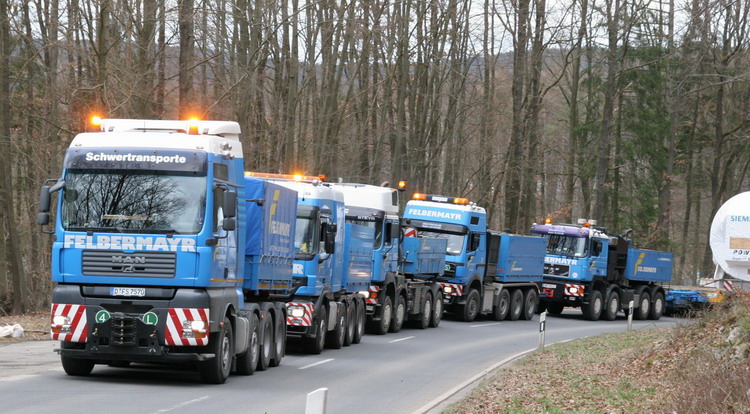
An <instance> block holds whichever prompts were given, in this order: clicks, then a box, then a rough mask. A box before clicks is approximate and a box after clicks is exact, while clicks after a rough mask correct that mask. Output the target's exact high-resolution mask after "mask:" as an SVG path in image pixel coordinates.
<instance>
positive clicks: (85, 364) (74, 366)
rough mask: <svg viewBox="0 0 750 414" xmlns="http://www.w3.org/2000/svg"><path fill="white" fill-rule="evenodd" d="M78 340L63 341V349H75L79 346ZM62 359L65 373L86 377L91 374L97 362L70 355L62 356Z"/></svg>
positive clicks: (61, 345) (61, 344)
mask: <svg viewBox="0 0 750 414" xmlns="http://www.w3.org/2000/svg"><path fill="white" fill-rule="evenodd" d="M79 346H80V345H78V343H77V342H61V343H60V347H61V348H62V349H75V348H78V347H79ZM60 360H61V361H62V366H63V369H64V370H65V373H66V374H68V375H70V376H73V377H85V376H87V375H89V374H91V371H92V370H93V369H94V365H95V362H94V360H93V359H80V358H73V357H69V356H60Z"/></svg>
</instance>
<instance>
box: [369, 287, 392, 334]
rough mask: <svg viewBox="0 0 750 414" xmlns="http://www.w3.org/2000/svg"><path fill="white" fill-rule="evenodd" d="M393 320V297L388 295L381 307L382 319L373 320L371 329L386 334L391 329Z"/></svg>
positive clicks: (376, 332) (373, 331)
mask: <svg viewBox="0 0 750 414" xmlns="http://www.w3.org/2000/svg"><path fill="white" fill-rule="evenodd" d="M391 320H393V302H392V301H391V297H390V296H387V295H386V296H385V298H384V299H383V305H382V306H381V308H380V320H379V321H372V324H371V325H370V328H371V329H370V330H371V331H372V333H374V334H376V335H385V334H386V333H388V331H389V330H390V329H391Z"/></svg>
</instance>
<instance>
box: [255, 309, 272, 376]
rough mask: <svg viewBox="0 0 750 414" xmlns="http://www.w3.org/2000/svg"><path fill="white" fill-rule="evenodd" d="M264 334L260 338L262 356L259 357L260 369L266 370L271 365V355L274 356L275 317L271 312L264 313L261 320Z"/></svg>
mask: <svg viewBox="0 0 750 414" xmlns="http://www.w3.org/2000/svg"><path fill="white" fill-rule="evenodd" d="M260 325H261V327H262V329H261V330H260V331H261V333H262V334H263V336H262V337H261V339H260V358H258V371H265V370H267V369H268V367H269V366H271V357H273V348H274V342H275V341H274V334H273V331H274V329H273V318H271V313H270V312H264V313H263V319H261V320H260Z"/></svg>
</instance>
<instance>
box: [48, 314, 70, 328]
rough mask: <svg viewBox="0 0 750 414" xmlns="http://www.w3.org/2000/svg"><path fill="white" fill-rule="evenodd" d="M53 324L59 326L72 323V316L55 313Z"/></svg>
mask: <svg viewBox="0 0 750 414" xmlns="http://www.w3.org/2000/svg"><path fill="white" fill-rule="evenodd" d="M52 324H53V325H57V326H61V325H70V317H69V316H65V315H55V316H53V317H52Z"/></svg>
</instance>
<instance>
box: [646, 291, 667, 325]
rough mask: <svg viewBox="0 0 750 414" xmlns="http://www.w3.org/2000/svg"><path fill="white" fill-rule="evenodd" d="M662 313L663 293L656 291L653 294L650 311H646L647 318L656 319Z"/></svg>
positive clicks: (659, 317)
mask: <svg viewBox="0 0 750 414" xmlns="http://www.w3.org/2000/svg"><path fill="white" fill-rule="evenodd" d="M663 313H664V294H663V293H661V292H656V293H655V294H654V303H653V306H651V311H650V312H649V313H648V318H649V319H653V320H655V321H658V320H659V319H661V315H662V314H663Z"/></svg>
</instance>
